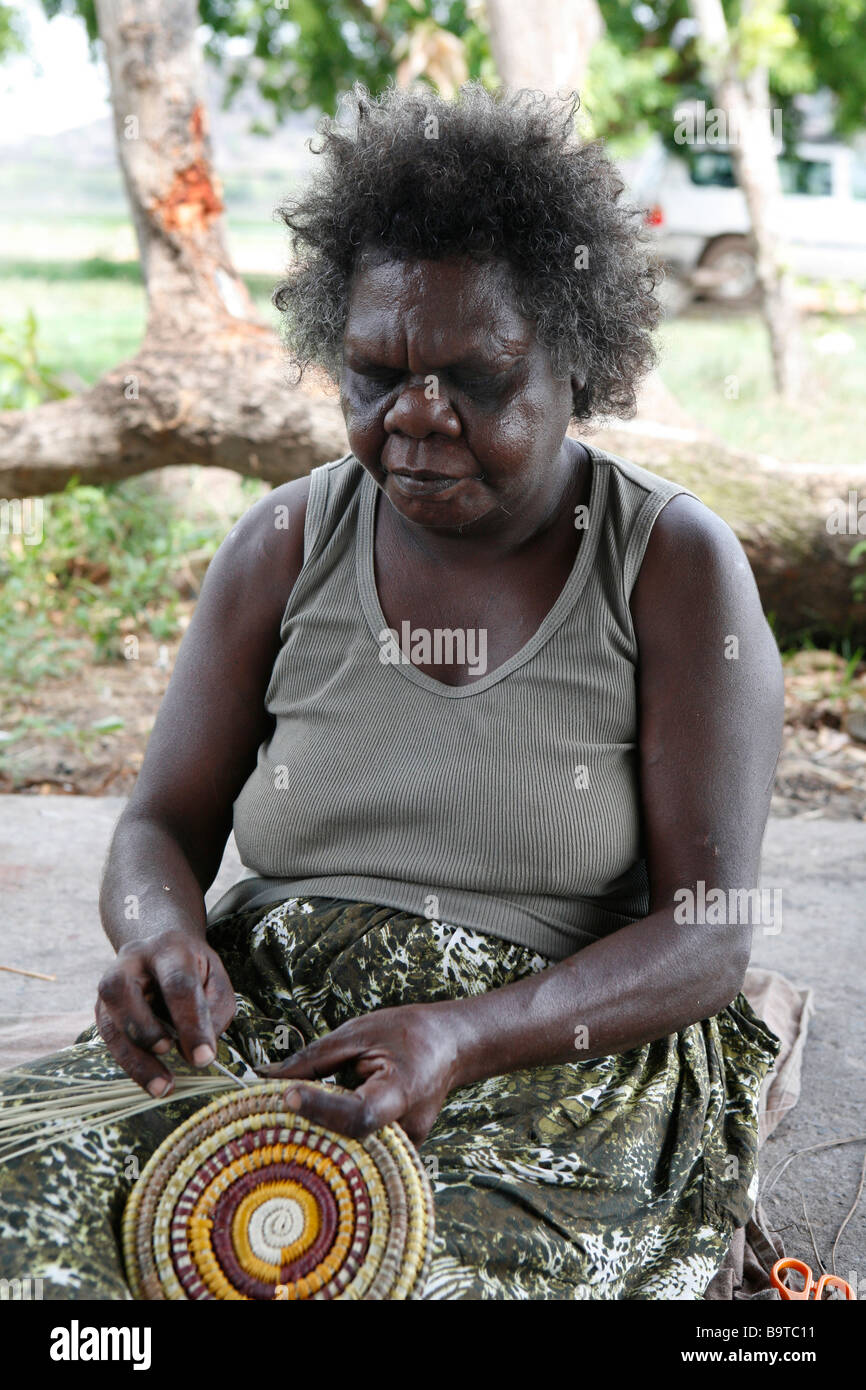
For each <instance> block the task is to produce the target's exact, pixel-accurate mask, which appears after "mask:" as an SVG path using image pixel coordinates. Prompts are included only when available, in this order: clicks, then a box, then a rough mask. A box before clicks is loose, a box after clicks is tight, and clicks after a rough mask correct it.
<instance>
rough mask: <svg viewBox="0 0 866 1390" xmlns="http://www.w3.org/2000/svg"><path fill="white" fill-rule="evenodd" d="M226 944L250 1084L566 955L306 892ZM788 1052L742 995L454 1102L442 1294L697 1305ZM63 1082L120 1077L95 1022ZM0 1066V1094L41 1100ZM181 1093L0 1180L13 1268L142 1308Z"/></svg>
mask: <svg viewBox="0 0 866 1390" xmlns="http://www.w3.org/2000/svg"><path fill="white" fill-rule="evenodd" d="M209 940H210V942H211V944H212V945H213V946H214V948H215V949H216V950H217V951H218V952H219V954H220V956H221V957H222V959H223V961H224V962H225V965H226V968H227V970H228V973H229V976H230V978H231V980H232V982H233V984H234V987H235V991H236V994H237V1003H238V1009H237V1014H236V1016H235V1018H234V1020H233V1022H232V1024H231V1026H230V1027H229V1029H228V1030H227V1032H226V1033H225V1034H224V1035H223V1038H222V1039H221V1042H220V1060H221V1061H222V1062H223V1063H225V1064H226V1065H227V1066H229V1067H230V1068H231V1069H232V1070H233V1071H236V1072H237V1073H238V1074H241V1073H242V1072H243V1071H244V1070H245V1069H246V1068H247V1067H248V1066H249V1065H257V1064H259V1063H263V1062H268V1061H278V1060H280V1059H281V1058H284V1057H285V1056H287V1055H288V1054H289V1053H291V1052H293V1051H295V1050H297V1049H298V1048H299V1047H300V1046H301V1039H302V1038H303V1039H304V1040H305V1041H308V1040H311V1039H312V1038H314V1037H318V1036H320V1035H321V1034H323V1033H327V1032H328V1031H330V1030H331V1029H333V1028H336V1027H337V1026H338V1025H339V1024H341V1023H344V1022H346V1020H347V1019H350V1018H354V1017H356V1016H357V1015H359V1014H364V1013H368V1012H370V1011H371V1010H374V1009H379V1008H385V1007H390V1006H394V1005H399V1004H407V1003H417V1002H421V1001H424V1000H430V1001H434V1000H443V999H455V998H461V997H465V996H468V995H476V994H482V993H484V992H486V991H487V990H490V989H496V988H498V987H499V986H501V985H506V984H509V983H510V982H511V981H513V980H517V979H520V978H521V977H523V976H526V975H529V974H531V973H533V972H535V971H538V970H543V969H545V967H547V966H548V965H549V964H550V961H548V960H547V959H546V958H545V957H543V956H540V955H538V954H537V953H536V952H533V951H531V950H529V949H527V948H525V947H522V946H516V945H512V944H510V943H508V942H504V941H500V940H499V939H497V938H495V937H491V936H482V935H480V934H478V933H476V932H473V931H469V930H467V929H465V928H463V927H458V926H452V925H449V924H447V923H440V922H437V921H429V920H427V919H426V918H423V917H416V916H413V915H411V914H410V913H406V912H400V911H396V910H395V909H393V908H389V907H378V906H372V905H370V904H365V903H350V902H345V901H340V900H337V899H334V898H312V899H308V900H307V899H290V900H289V901H287V902H283V903H280V904H279V905H278V906H276V907H266V908H258V909H255V910H253V911H248V912H238V913H234V914H232V915H231V916H228V917H224V918H222V919H221V920H220V921H218V922H216V923H215V924H213V925H212V926H211V928H210V930H209ZM778 1049H779V1042H778V1039H777V1038H776V1037H775V1036H774V1034H772V1033H771V1032H770V1031H769V1029H768V1028H767V1027H766V1025H765V1024H764V1023H762V1022H761V1021H760V1019H758V1018H757V1017H756V1015H755V1014H754V1013H753V1011H752V1009H751V1008H750V1007H749V1005H748V1003H747V1002H746V1000H745V999H744V998H743V996H742V995H740V996H738V997H737V999H736V1000H735V1001H734V1002H733V1003H732V1004H731V1005H730V1006H729V1007H728V1008H726V1009H723V1010H722V1011H721V1013H719V1014H717V1015H716V1016H715V1017H713V1018H710V1019H706V1020H704V1021H703V1022H701V1023H696V1024H693V1025H691V1026H690V1027H688V1028H685V1029H683V1030H682V1031H681V1032H679V1033H675V1034H672V1035H671V1036H670V1037H666V1038H663V1039H661V1040H659V1041H657V1042H654V1043H650V1044H648V1045H646V1046H644V1047H638V1048H634V1049H632V1050H631V1051H630V1052H624V1053H619V1054H616V1055H614V1056H609V1057H602V1058H596V1059H594V1060H590V1061H585V1060H579V1059H578V1060H575V1061H573V1062H566V1063H561V1064H557V1065H554V1066H547V1067H533V1068H530V1069H526V1070H523V1071H516V1072H512V1073H510V1074H508V1075H506V1076H498V1077H494V1078H492V1079H490V1080H487V1081H481V1082H476V1083H474V1084H472V1085H470V1086H464V1087H461V1088H459V1089H457V1090H455V1091H452V1092H451V1094H450V1095H449V1096H448V1098H447V1100H446V1102H445V1105H444V1106H443V1108H442V1111H441V1113H440V1115H439V1117H438V1119H437V1122H436V1124H435V1126H434V1128H433V1129H432V1131H431V1132H430V1135H429V1136H428V1138H427V1140H426V1141H425V1143H424V1144H423V1145H422V1147H421V1151H420V1152H421V1157H422V1160H423V1162H424V1164H425V1166H426V1167H427V1170H428V1172H429V1174H430V1177H431V1180H432V1183H433V1188H434V1193H435V1208H436V1238H435V1247H434V1258H433V1263H432V1269H431V1274H430V1278H429V1281H428V1284H427V1288H426V1291H425V1297H426V1298H429V1299H701V1298H702V1297H703V1295H704V1291H705V1289H706V1286H707V1284H708V1283H709V1281H710V1279H711V1278H712V1277H713V1275H714V1274H715V1272H716V1270H717V1269H718V1267H719V1265H720V1264H721V1262H722V1259H723V1257H724V1255H725V1252H726V1250H727V1247H728V1245H729V1243H730V1239H731V1235H732V1233H733V1231H734V1229H735V1227H736V1226H739V1225H742V1224H744V1223H745V1221H746V1220H747V1219H748V1217H749V1215H750V1213H751V1209H752V1205H753V1198H754V1192H755V1189H756V1186H757V1156H758V1126H757V1114H758V1094H759V1091H760V1088H761V1083H762V1081H763V1079H764V1076H765V1075H766V1073H767V1071H768V1070H769V1068H770V1067H771V1066H772V1063H773V1060H774V1058H775V1056H776V1053H777V1052H778ZM27 1071H28V1072H29V1073H31V1077H32V1074H34V1073H39V1074H41V1075H44V1076H45V1077H46V1079H48V1078H51V1077H57V1076H69V1077H75V1078H79V1079H80V1078H85V1077H87V1078H90V1077H103V1078H104V1077H109V1076H116V1075H117V1074H118V1068H117V1066H116V1064H115V1063H114V1061H113V1060H112V1058H111V1057H110V1055H109V1053H108V1051H107V1049H106V1048H105V1046H104V1044H103V1043H102V1041H101V1039H100V1038H99V1036H98V1034H97V1033H96V1030H95V1029H90V1030H88V1032H87V1033H85V1034H83V1035H82V1037H81V1038H80V1039H79V1040H78V1042H77V1043H76V1044H74V1045H73V1046H72V1047H69V1048H64V1049H63V1050H62V1051H61V1052H58V1053H55V1054H54V1055H53V1056H50V1057H45V1058H41V1059H40V1060H39V1061H38V1062H35V1063H31V1064H30V1065H29V1066H28V1067H27ZM33 1087H34V1082H33V1080H32V1079H28V1080H26V1081H25V1079H24V1078H22V1077H16V1074H15V1072H14V1071H11V1072H6V1073H3V1074H2V1075H0V1101H3V1100H12V1099H13V1097H14V1094H15V1092H16V1091H22V1090H32V1089H33ZM207 1099H208V1098H207V1097H206V1098H205V1099H204V1100H202V1099H189V1098H186V1099H184V1100H181V1101H173V1102H171V1103H169V1104H167V1105H165V1106H162V1107H158V1108H156V1109H153V1110H150V1111H148V1112H147V1113H145V1114H143V1115H139V1116H135V1117H133V1118H132V1119H129V1120H127V1121H125V1122H123V1123H119V1124H115V1125H113V1126H112V1127H110V1128H107V1129H101V1130H90V1131H87V1132H84V1133H82V1134H81V1135H80V1136H79V1137H78V1138H76V1139H75V1140H74V1141H73V1142H69V1143H67V1144H64V1145H63V1146H60V1145H58V1146H56V1147H54V1148H51V1149H48V1150H43V1151H41V1152H39V1153H36V1154H30V1155H25V1156H23V1157H22V1158H20V1159H18V1160H15V1161H13V1162H12V1163H8V1164H6V1165H5V1166H3V1167H2V1168H0V1277H5V1278H10V1279H11V1278H19V1279H24V1278H29V1279H31V1281H32V1280H35V1279H42V1281H43V1284H42V1288H43V1296H44V1297H45V1298H55V1299H100V1300H111V1299H128V1298H130V1297H131V1295H130V1292H129V1288H128V1286H127V1283H126V1280H125V1277H124V1272H123V1263H122V1258H121V1253H120V1244H119V1231H120V1222H121V1218H122V1215H123V1209H124V1205H125V1203H126V1198H127V1196H128V1194H129V1191H130V1189H131V1187H132V1184H133V1182H134V1180H135V1178H136V1177H137V1176H138V1173H139V1172H140V1171H141V1168H142V1167H143V1166H144V1163H145V1162H146V1161H147V1158H148V1157H149V1156H150V1154H151V1153H152V1152H153V1151H154V1149H155V1148H156V1147H157V1146H158V1144H160V1143H161V1142H162V1140H163V1139H164V1138H165V1136H166V1135H167V1134H168V1133H170V1132H171V1130H172V1129H174V1128H175V1127H176V1126H177V1125H178V1124H179V1123H180V1122H181V1121H182V1120H184V1119H186V1118H187V1116H188V1115H190V1114H191V1113H193V1111H195V1110H196V1109H197V1108H199V1107H200V1106H201V1105H203V1104H205V1103H206V1102H207Z"/></svg>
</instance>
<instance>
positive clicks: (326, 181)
mask: <svg viewBox="0 0 866 1390" xmlns="http://www.w3.org/2000/svg"><path fill="white" fill-rule="evenodd" d="M346 105H347V107H348V108H349V114H350V117H351V119H350V120H349V121H345V122H344V121H342V120H340V119H331V118H324V119H323V120H322V121H321V122H320V124H319V127H318V129H319V133H320V136H321V140H322V143H321V145H320V146H319V147H318V148H317V149H315V150H314V152H315V153H316V154H321V155H323V156H324V162H323V165H322V167H321V168H320V169H319V170H318V171H317V176H316V177H315V178H314V179H313V180H312V182H311V184H310V185H309V186H308V187H307V188H306V189H305V190H304V191H303V192H302V193H301V194H300V195H299V196H297V197H292V198H289V199H286V200H285V201H284V202H282V203H281V204H280V206H279V207H278V208H277V209H276V215H277V216H278V217H280V218H281V219H282V220H283V221H284V222H285V224H286V226H287V227H288V228H289V230H290V232H291V244H292V252H293V261H292V264H291V266H290V268H289V270H288V271H287V273H286V277H285V278H284V279H283V280H282V281H281V282H280V284H279V285H278V286H277V287H276V289H275V290H274V294H273V303H274V304H275V305H276V307H277V308H278V309H279V310H280V312H281V314H282V315H283V340H284V342H285V344H286V347H287V348H288V350H289V353H290V356H291V360H292V362H293V363H294V364H295V366H296V367H297V368H298V370H299V372H300V373H302V372H303V370H304V368H305V367H306V366H307V365H308V364H310V363H315V364H317V365H319V366H321V367H323V368H324V369H325V370H326V371H327V372H328V374H329V375H330V376H331V377H333V378H334V379H335V380H338V379H339V375H340V371H341V367H342V342H343V333H344V329H345V325H346V318H347V312H348V302H349V293H350V289H351V284H352V279H353V276H354V274H355V273H356V272H357V270H358V269H359V266H360V265H361V263H362V259H366V256H367V254H368V253H370V252H372V253H373V255H374V256H375V257H376V258H377V259H378V258H380V257H381V256H383V255H384V256H387V257H388V258H390V259H395V260H397V259H418V260H436V259H443V258H457V257H472V258H474V259H476V260H479V261H494V260H496V261H504V262H506V263H507V265H508V266H509V267H510V271H511V277H510V278H511V284H512V292H513V294H514V299H515V303H516V305H517V308H518V309H519V311H520V312H521V314H522V315H523V316H524V317H525V318H526V319H528V320H529V321H531V322H533V323H534V325H535V331H536V334H537V336H538V339H539V341H540V342H541V343H543V344H544V346H546V347H547V349H548V350H549V352H550V355H551V364H552V370H553V372H554V374H555V376H557V377H559V378H563V379H564V378H566V377H568V376H570V375H574V376H575V377H576V378H577V380H578V382H579V383H583V384H582V386H581V387H580V389H576V390H575V391H574V392H573V418H574V419H575V420H587V419H589V418H591V417H593V416H603V415H616V416H626V415H630V414H633V413H634V408H635V393H636V387H637V384H638V383H639V381H640V379H641V378H642V377H643V376H644V375H645V373H646V372H647V371H648V370H649V369H650V368H651V367H652V366H653V365H654V362H655V349H654V346H653V341H652V331H653V329H654V328H655V327H656V324H657V323H658V320H659V317H660V308H659V304H658V300H657V299H656V296H655V293H654V290H655V286H656V284H657V282H658V279H659V272H658V270H657V269H656V268H655V267H654V266H653V264H652V262H651V260H650V257H649V253H648V240H647V237H646V234H645V232H644V230H643V224H642V218H641V215H640V211H639V209H637V208H634V207H631V206H629V205H627V204H624V203H622V202H621V201H620V199H621V195H622V193H623V188H624V185H623V182H622V180H621V178H620V176H619V174H618V172H617V170H616V168H615V167H614V165H613V164H612V163H611V162H610V161H609V159H608V158H607V156H606V155H605V154H604V152H603V150H602V148H601V146H600V144H599V143H597V142H593V143H586V144H581V143H580V142H579V141H578V140H577V138H576V137H575V114H576V111H577V108H578V106H579V99H578V97H577V96H576V95H574V96H571V97H569V98H567V99H560V98H551V97H547V96H545V95H544V94H543V93H541V92H531V91H526V90H524V91H519V92H515V93H511V94H507V93H502V92H494V93H491V92H489V91H488V90H487V89H486V88H485V87H483V86H482V85H481V84H480V83H477V82H467V83H465V84H464V85H463V86H462V87H461V88H460V89H459V91H458V93H457V95H456V96H455V98H454V100H453V101H449V100H445V99H444V98H442V97H440V96H438V95H437V94H436V93H435V92H433V91H432V89H431V90H429V91H428V90H419V89H418V88H414V89H408V90H404V89H400V88H397V87H395V86H390V87H388V88H387V89H386V90H385V91H384V92H383V93H382V95H380V96H379V97H375V98H374V97H371V96H370V94H369V93H368V91H367V90H366V88H364V87H363V86H362V85H361V84H360V83H357V84H356V85H355V86H354V87H353V88H352V91H351V92H350V94H349V95H348V97H347V99H346Z"/></svg>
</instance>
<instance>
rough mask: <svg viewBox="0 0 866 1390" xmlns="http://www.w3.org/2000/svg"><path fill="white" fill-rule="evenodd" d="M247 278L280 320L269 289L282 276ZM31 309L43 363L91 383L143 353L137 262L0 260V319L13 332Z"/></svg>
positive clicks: (267, 312)
mask: <svg viewBox="0 0 866 1390" xmlns="http://www.w3.org/2000/svg"><path fill="white" fill-rule="evenodd" d="M86 269H89V271H90V273H89V274H88V273H86ZM244 278H245V280H246V283H247V285H248V287H249V289H250V292H251V293H252V295H253V299H254V301H255V304H256V307H257V308H258V310H259V312H260V313H261V314H262V316H263V317H264V318H265V320H266V322H271V323H274V324H275V325H276V322H277V317H278V316H277V313H276V310H275V309H274V308H273V306H272V305H271V303H270V293H271V291H272V289H273V286H274V284H275V283H276V280H277V278H278V277H276V276H274V277H269V276H265V275H250V276H246V277H244ZM28 308H30V309H32V310H33V312H34V314H35V315H36V321H37V325H38V346H39V353H40V357H41V358H42V360H44V361H45V362H47V363H49V364H50V365H51V366H52V367H53V368H54V369H55V370H56V371H60V372H64V373H73V374H74V375H75V376H77V377H79V378H80V379H81V380H82V381H83V382H85V383H86V384H87V385H91V384H92V383H93V382H94V381H96V379H97V377H98V376H100V374H101V373H102V372H104V371H106V370H107V368H109V367H111V366H113V365H114V363H115V362H119V361H122V360H123V359H124V358H126V357H129V356H131V355H132V354H133V353H134V352H135V351H136V350H137V348H138V347H139V345H140V343H141V338H142V334H143V332H144V325H145V315H146V309H147V305H146V299H145V293H144V287H143V285H142V282H141V273H140V271H139V268H138V266H137V264H135V263H130V264H123V265H117V264H116V263H112V262H101V261H100V260H99V259H96V260H91V261H90V262H87V263H84V265H83V266H82V265H81V264H79V263H75V262H72V263H70V264H69V266H68V267H67V266H66V265H65V263H64V262H59V261H56V262H48V263H45V262H38V263H36V264H30V265H27V264H26V263H21V262H3V261H0V324H2V325H3V327H5V328H10V329H14V328H15V327H16V326H17V325H20V324H22V323H23V321H24V317H25V314H26V311H27V309H28Z"/></svg>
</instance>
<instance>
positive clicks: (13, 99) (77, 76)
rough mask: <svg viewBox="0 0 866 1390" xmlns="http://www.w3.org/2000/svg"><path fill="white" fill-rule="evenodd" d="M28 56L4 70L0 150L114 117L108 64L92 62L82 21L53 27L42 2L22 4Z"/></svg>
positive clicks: (60, 21)
mask: <svg viewBox="0 0 866 1390" xmlns="http://www.w3.org/2000/svg"><path fill="white" fill-rule="evenodd" d="M20 9H21V11H22V12H23V14H24V17H25V19H26V22H27V27H28V30H29V39H28V45H27V46H28V53H27V54H26V55H24V56H21V57H14V58H9V59H7V61H6V62H5V63H3V64H2V66H0V144H3V143H8V142H15V143H16V144H17V143H18V141H20V140H21V139H22V137H26V136H27V135H56V134H58V132H60V131H61V130H70V129H74V128H75V127H76V126H82V125H86V124H87V123H88V122H89V121H96V120H99V119H100V118H101V117H103V116H108V115H109V114H110V107H109V103H108V75H107V73H106V71H105V66H104V64H102V63H100V62H96V63H92V62H91V61H90V58H89V55H88V49H87V35H86V33H85V30H84V24H83V22H82V21H81V20H80V19H72V18H69V17H67V16H66V15H58V16H57V17H56V18H55V19H52V20H51V21H50V22H49V21H48V20H47V19H46V18H45V12H44V10H43V9H42V6H41V5H40V4H39V3H38V0H22V3H21V4H20Z"/></svg>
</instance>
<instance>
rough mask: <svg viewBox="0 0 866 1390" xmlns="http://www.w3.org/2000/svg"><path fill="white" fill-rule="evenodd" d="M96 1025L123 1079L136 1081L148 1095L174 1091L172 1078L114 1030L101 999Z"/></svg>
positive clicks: (114, 1026)
mask: <svg viewBox="0 0 866 1390" xmlns="http://www.w3.org/2000/svg"><path fill="white" fill-rule="evenodd" d="M96 1026H97V1028H98V1029H99V1031H100V1033H101V1035H102V1038H103V1041H104V1042H105V1045H106V1047H107V1048H108V1050H109V1052H110V1053H111V1055H112V1057H113V1058H114V1060H115V1062H117V1063H118V1065H119V1066H121V1067H123V1070H124V1071H125V1072H126V1074H127V1076H131V1077H132V1079H133V1081H137V1082H138V1084H139V1086H142V1087H143V1088H144V1089H145V1090H146V1091H149V1092H150V1094H151V1095H152V1096H164V1095H168V1094H169V1093H170V1092H171V1091H172V1090H173V1089H174V1077H173V1076H172V1074H171V1072H170V1071H168V1069H167V1068H166V1067H164V1066H163V1065H162V1063H161V1062H160V1061H158V1060H157V1058H156V1057H154V1055H153V1053H152V1052H145V1051H144V1050H143V1049H142V1048H140V1047H136V1046H135V1045H134V1044H133V1043H131V1042H130V1041H129V1038H128V1037H127V1036H126V1033H125V1032H124V1031H123V1029H122V1028H120V1027H118V1025H117V1023H116V1022H115V1020H114V1019H113V1018H112V1016H111V1014H110V1013H109V1012H108V1009H107V1008H106V1006H105V1005H104V1004H103V1002H102V1000H101V999H98V1000H97V1002H96Z"/></svg>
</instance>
